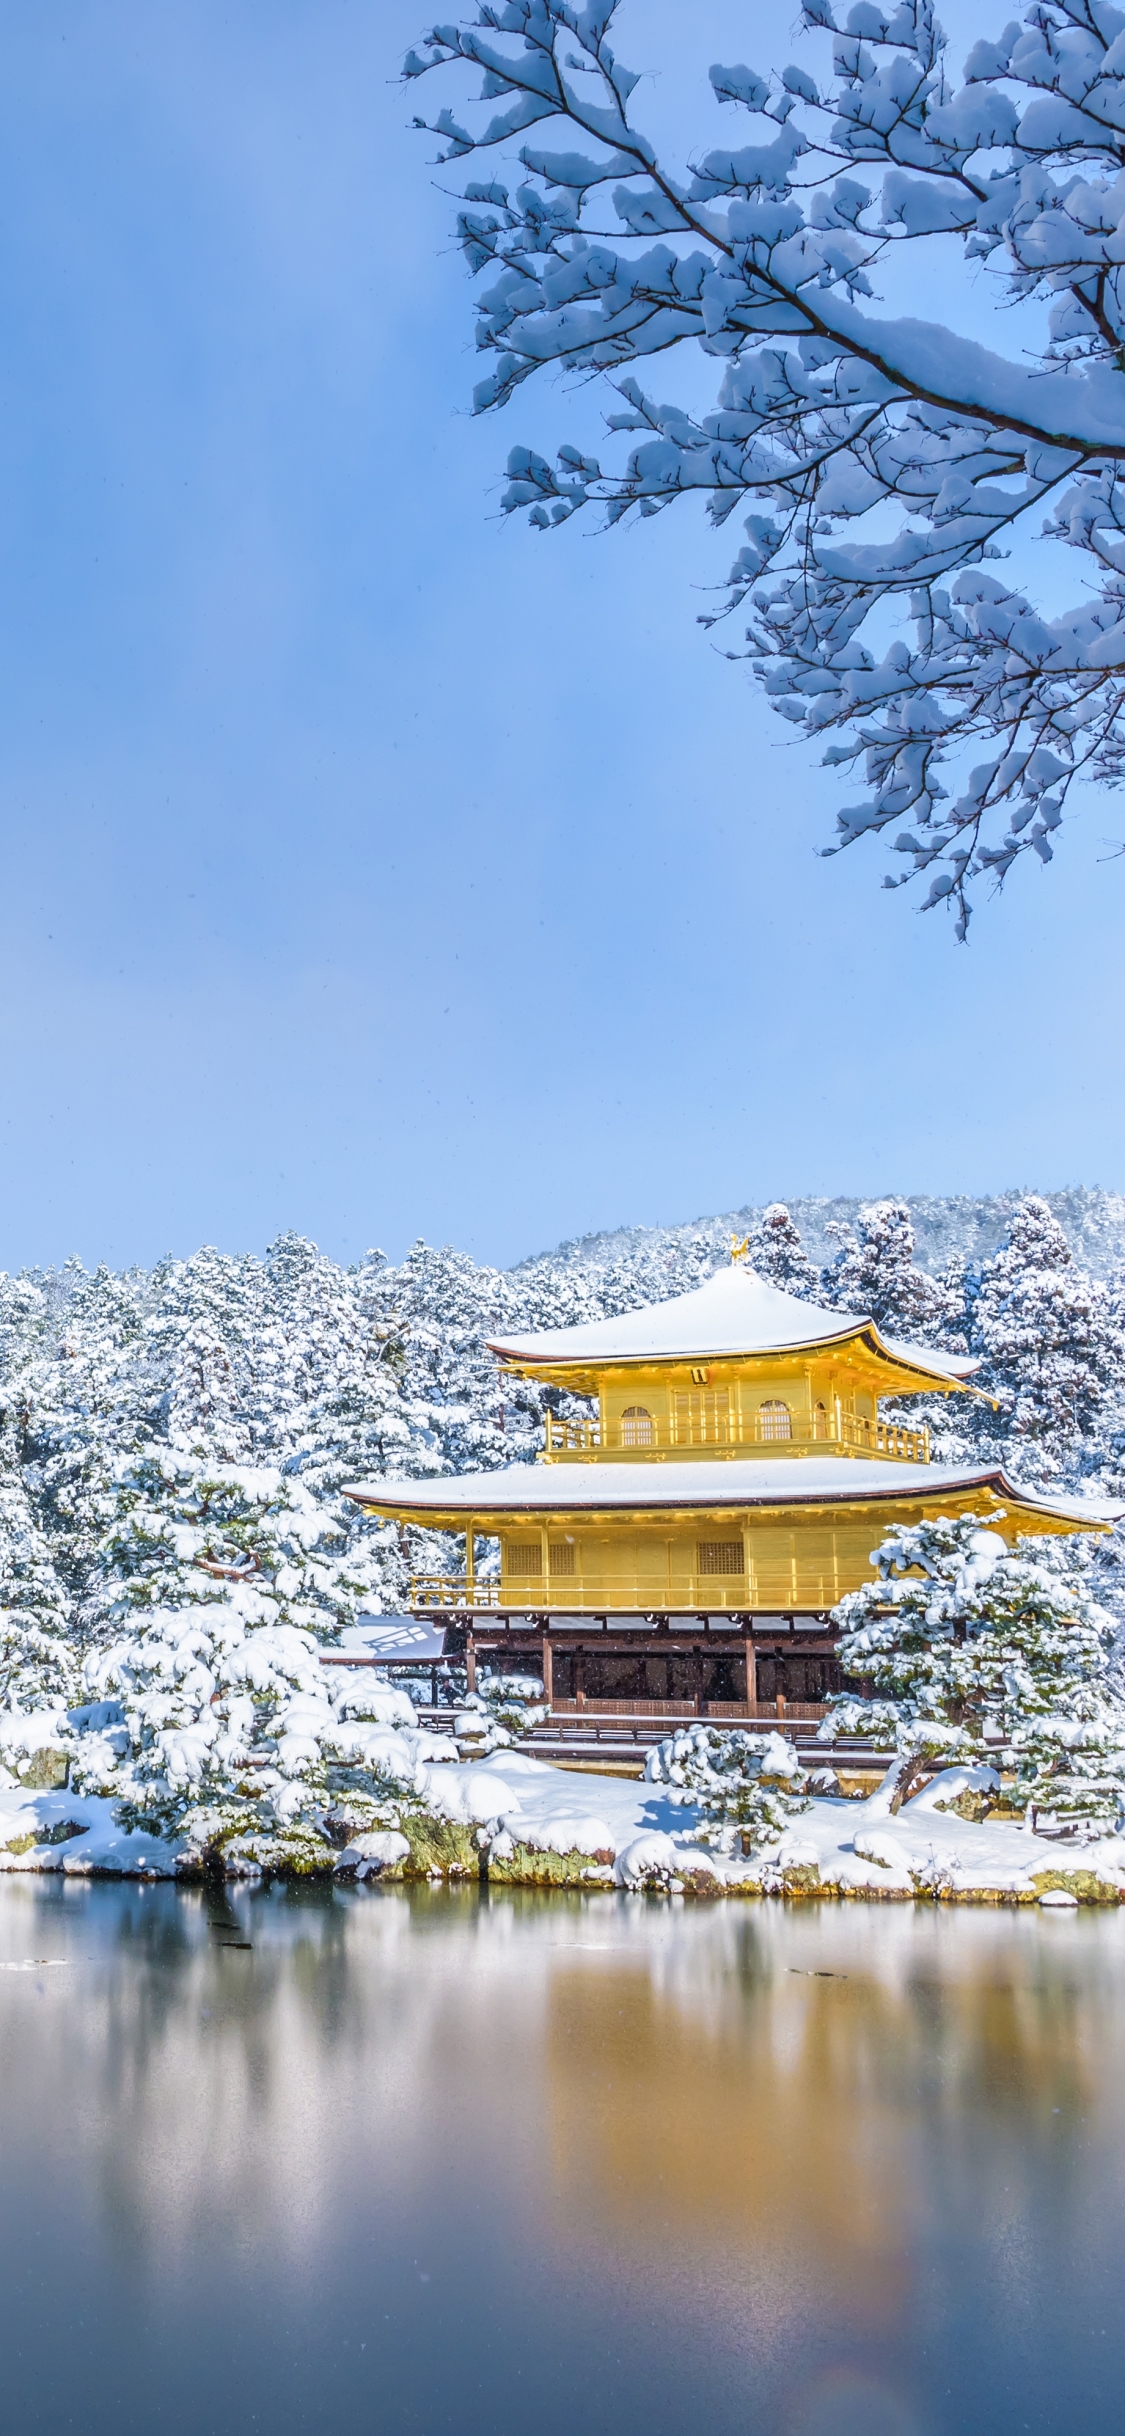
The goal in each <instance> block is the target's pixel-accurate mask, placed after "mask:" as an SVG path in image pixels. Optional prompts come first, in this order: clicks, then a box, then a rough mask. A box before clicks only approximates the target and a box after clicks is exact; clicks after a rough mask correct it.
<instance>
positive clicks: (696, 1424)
mask: <svg viewBox="0 0 1125 2436" xmlns="http://www.w3.org/2000/svg"><path fill="white" fill-rule="evenodd" d="M673 1403H674V1407H675V1423H676V1444H677V1446H726V1444H727V1442H728V1440H729V1438H730V1391H729V1389H728V1388H726V1387H708V1388H704V1389H703V1390H702V1392H699V1391H697V1390H696V1389H694V1388H693V1389H690V1390H683V1389H681V1390H679V1391H678V1392H677V1394H676V1395H675V1397H674V1399H673Z"/></svg>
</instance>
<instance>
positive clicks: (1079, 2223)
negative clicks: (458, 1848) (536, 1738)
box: [0, 1878, 1125, 2436]
mask: <svg viewBox="0 0 1125 2436" xmlns="http://www.w3.org/2000/svg"><path fill="white" fill-rule="evenodd" d="M0 1966H2V1967H0V2126H2V2140H3V2183H2V2186H0V2187H2V2192H3V2203H4V2204H3V2207H2V2209H0V2265H2V2273H0V2294H2V2296H3V2297H2V2308H3V2353H2V2358H3V2393H4V2404H5V2422H6V2424H7V2425H8V2426H9V2427H11V2428H14V2429H19V2430H20V2431H21V2432H22V2431H24V2430H27V2429H35V2428H43V2429H50V2430H51V2431H52V2432H53V2436H54V2431H60V2430H66V2429H74V2430H76V2431H78V2432H79V2436H102V2431H106V2432H107V2436H108V2432H109V2431H111V2430H112V2431H113V2432H114V2436H181V2432H182V2436H189V2431H190V2436H233V2432H234V2431H235V2430H238V2431H247V2430H253V2429H255V2428H260V2429H262V2430H268V2431H270V2436H290V2432H291V2431H292V2432H293V2436H296V2432H297V2431H302V2432H303V2431H305V2430H320V2429H323V2430H325V2431H326V2432H327V2431H332V2436H353V2432H355V2436H359V2431H363V2432H364V2436H368V2431H391V2432H393V2436H399V2431H403V2432H404V2436H415V2432H416V2436H445V2431H450V2436H453V2432H456V2436H478V2432H480V2436H484V2432H485V2431H488V2432H489V2436H492V2432H493V2431H497V2432H498V2436H513V2432H519V2431H523V2430H524V2429H526V2430H528V2431H529V2432H530V2431H535V2436H563V2432H564V2431H565V2432H566V2436H586V2431H590V2436H593V2432H594V2431H602V2430H605V2431H611V2430H612V2431H614V2436H632V2431H634V2430H637V2431H644V2436H665V2431H667V2436H672V2432H673V2431H675V2432H676V2436H683V2432H684V2431H685V2430H687V2431H694V2430H699V2431H706V2436H726V2431H728V2430H729V2431H731V2432H732V2436H733V2432H734V2431H736V2430H737V2431H740V2432H741V2431H753V2430H761V2431H763V2432H764V2436H775V2432H777V2436H861V2431H862V2436H964V2431H966V2430H976V2429H980V2430H982V2431H983V2430H987V2431H988V2436H1007V2431H1009V2430H1011V2431H1013V2436H1014V2432H1016V2431H1023V2430H1025V2429H1031V2430H1033V2431H1035V2432H1036V2436H1038V2432H1039V2431H1048V2430H1051V2431H1054V2430H1058V2431H1060V2436H1064V2432H1065V2436H1073V2431H1075V2430H1076V2429H1079V2428H1086V2427H1089V2428H1097V2429H1108V2428H1110V2427H1112V2426H1114V2425H1116V2424H1117V2423H1118V2419H1117V2415H1118V2412H1119V2411H1120V2409H1121V2407H1122V2405H1121V2394H1122V2391H1123V2387H1125V2311H1123V2310H1122V2307H1121V2283H1122V2260H1123V2259H1125V1918H1123V1917H1122V1915H1121V1914H1120V1913H1117V1912H1107V1913H1094V1912H1082V1913H1073V1912H1072V1913H1060V1912H1055V1913H1043V1912H1039V1911H989V1910H968V1909H955V1910H945V1911H937V1910H930V1909H923V1908H919V1909H917V1910H915V1909H914V1908H912V1907H910V1906H906V1905H903V1906H897V1905H886V1906H877V1905H858V1904H855V1905H846V1904H842V1905H830V1904H826V1903H823V1904H818V1905H808V1906H783V1905H779V1904H768V1903H757V1904H755V1903H741V1904H739V1903H733V1902H732V1903H725V1904H722V1903H717V1904H713V1905H703V1904H699V1905H695V1906H691V1905H688V1904H684V1903H681V1902H675V1903H668V1902H660V1901H657V1900H655V1899H642V1898H636V1897H628V1896H604V1897H594V1898H587V1899H582V1898H578V1897H569V1896H559V1897H546V1898H536V1897H534V1896H520V1895H509V1896H497V1895H495V1894H493V1895H492V1896H491V1897H490V1896H489V1895H488V1893H487V1892H479V1891H478V1890H477V1889H476V1888H475V1887H474V1888H473V1890H472V1891H471V1892H468V1891H466V1892H465V1893H458V1892H456V1891H451V1890H449V1889H443V1888H437V1887H435V1888H433V1889H430V1888H422V1889H420V1890H416V1891H413V1892H407V1891H405V1890H402V1889H398V1890H390V1889H388V1890H386V1891H384V1892H378V1891H375V1890H370V1891H368V1890H364V1889H354V1890H351V1891H348V1892H342V1891H340V1890H333V1889H323V1890H321V1889H292V1888H288V1889H287V1888H283V1887H277V1888H273V1889H254V1890H246V1891H238V1892H235V1893H233V1894H231V1893H230V1892H229V1890H223V1889H221V1888H216V1889H214V1890H213V1891H212V1890H210V1889H192V1890H186V1889H182V1888H176V1887H171V1886H160V1885H154V1886H148V1887H139V1886H136V1885H115V1884H108V1883H106V1884H100V1885H99V1884H96V1883H95V1884H86V1885H83V1884H81V1883H80V1882H75V1881H71V1882H70V1883H63V1882H60V1881H57V1880H51V1879H45V1878H24V1879H9V1880H7V1882H6V1883H4V1884H3V1885H2V1886H0Z"/></svg>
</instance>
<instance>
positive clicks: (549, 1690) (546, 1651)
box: [539, 1625, 555, 1709]
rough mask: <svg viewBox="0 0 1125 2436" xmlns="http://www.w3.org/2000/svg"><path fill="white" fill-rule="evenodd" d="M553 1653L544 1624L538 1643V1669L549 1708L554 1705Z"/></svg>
mask: <svg viewBox="0 0 1125 2436" xmlns="http://www.w3.org/2000/svg"><path fill="white" fill-rule="evenodd" d="M554 1654H555V1653H554V1651H553V1649H552V1648H551V1639H550V1634H549V1632H548V1630H547V1626H546V1625H544V1626H543V1639H542V1642H541V1644H540V1651H539V1671H540V1673H541V1675H542V1677H543V1698H544V1700H545V1701H546V1703H547V1706H548V1708H549V1709H553V1708H554V1705H555V1670H554V1665H553V1659H554Z"/></svg>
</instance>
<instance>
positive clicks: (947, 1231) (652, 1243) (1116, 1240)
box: [514, 1184, 1125, 1278]
mask: <svg viewBox="0 0 1125 2436" xmlns="http://www.w3.org/2000/svg"><path fill="white" fill-rule="evenodd" d="M1026 1189H1029V1190H1030V1189H1034V1188H1031V1187H1028V1188H1026ZM902 1197H903V1199H904V1200H905V1202H906V1205H907V1207H908V1209H909V1211H910V1215H911V1219H912V1221H913V1225H914V1256H915V1259H916V1261H917V1263H918V1266H919V1267H920V1268H922V1269H927V1270H929V1271H930V1272H931V1273H934V1272H936V1271H938V1270H939V1269H941V1268H943V1267H944V1265H945V1263H946V1261H947V1260H949V1259H951V1258H952V1257H953V1256H954V1255H959V1256H960V1257H962V1258H963V1259H965V1260H967V1261H969V1262H972V1263H976V1262H978V1261H982V1260H987V1259H989V1258H990V1257H991V1255H992V1254H993V1253H994V1252H995V1251H996V1249H997V1246H998V1245H999V1244H1000V1242H1001V1241H1002V1240H1003V1238H1004V1236H1005V1235H1006V1233H1007V1230H1008V1226H1009V1223H1010V1220H1011V1215H1012V1211H1013V1210H1014V1208H1015V1206H1016V1203H1017V1202H1018V1201H1019V1199H1020V1198H1021V1194H1020V1192H1019V1191H1017V1190H1016V1189H1015V1188H1013V1190H1012V1191H1011V1192H1006V1193H982V1194H979V1195H976V1196H973V1195H971V1194H968V1193H947V1194H935V1193H905V1194H904V1195H903V1196H902ZM875 1198H877V1196H876V1195H874V1194H869V1195H867V1196H865V1197H864V1198H860V1197H859V1196H858V1195H854V1194H852V1195H849V1194H843V1193H841V1194H837V1195H836V1196H835V1197H834V1198H832V1199H828V1198H825V1197H820V1198H816V1199H810V1200H804V1201H800V1200H794V1201H790V1202H789V1203H788V1208H789V1210H790V1212H791V1214H792V1216H793V1219H794V1221H795V1223H796V1226H797V1228H798V1231H799V1233H800V1235H801V1238H802V1241H803V1243H804V1246H805V1249H806V1251H807V1253H808V1255H809V1258H810V1259H811V1260H812V1261H814V1262H816V1263H817V1264H818V1265H820V1264H823V1262H824V1261H826V1260H827V1259H828V1258H829V1257H830V1255H831V1253H832V1251H833V1249H834V1245H833V1241H832V1238H831V1236H830V1235H829V1233H828V1228H829V1226H830V1225H831V1224H832V1223H835V1224H836V1225H838V1226H846V1227H849V1228H850V1227H854V1225H855V1222H856V1219H857V1218H858V1216H859V1213H860V1210H861V1209H863V1208H864V1207H865V1205H866V1202H867V1201H869V1200H874V1199H875ZM1043 1199H1044V1200H1045V1201H1046V1202H1047V1203H1048V1204H1049V1206H1050V1209H1051V1211H1052V1213H1053V1215H1054V1217H1055V1218H1056V1219H1057V1220H1058V1223H1059V1225H1060V1226H1061V1228H1062V1230H1063V1233H1064V1234H1065V1236H1066V1238H1067V1241H1068V1243H1069V1245H1070V1248H1071V1251H1072V1252H1073V1253H1074V1256H1075V1259H1076V1260H1078V1261H1079V1262H1080V1263H1081V1265H1082V1267H1083V1268H1085V1269H1088V1270H1089V1271H1090V1272H1091V1275H1093V1276H1094V1277H1101V1278H1104V1277H1108V1276H1109V1274H1110V1272H1111V1270H1112V1269H1114V1268H1115V1267H1116V1265H1117V1264H1118V1262H1121V1261H1125V1193H1113V1192H1107V1191H1105V1190H1104V1189H1103V1188H1102V1187H1101V1186H1100V1185H1083V1184H1078V1185H1072V1186H1069V1187H1068V1188H1067V1189H1066V1190H1064V1191H1062V1192H1057V1193H1044V1195H1043ZM761 1214H762V1211H761V1207H759V1206H756V1205H755V1204H753V1203H747V1204H746V1205H745V1207H744V1208H742V1209H737V1210H725V1211H722V1212H720V1213H719V1214H718V1215H717V1216H715V1217H710V1218H691V1219H688V1220H686V1221H685V1222H684V1223H683V1224H682V1225H680V1226H671V1227H659V1226H652V1227H646V1226H620V1227H613V1228H609V1229H604V1230H602V1231H601V1232H600V1233H597V1234H593V1235H582V1236H580V1237H578V1238H576V1239H574V1240H573V1241H570V1242H567V1243H560V1244H558V1245H557V1246H556V1248H555V1249H554V1250H553V1251H551V1252H549V1253H538V1254H533V1255H531V1256H530V1257H529V1258H527V1259H526V1260H522V1261H518V1262H517V1263H516V1264H515V1268H514V1274H515V1275H517V1276H518V1275H519V1273H520V1271H521V1270H522V1269H529V1268H538V1267H539V1266H540V1265H541V1263H543V1262H545V1261H550V1262H551V1263H552V1264H554V1265H567V1264H573V1265H574V1266H576V1267H583V1268H591V1269H601V1268H609V1267H616V1266H617V1265H618V1264H619V1263H623V1262H626V1261H629V1260H631V1259H634V1258H637V1257H638V1256H640V1257H647V1258H648V1259H651V1258H652V1257H653V1256H654V1255H659V1253H660V1252H661V1251H662V1250H666V1251H667V1253H668V1254H669V1255H670V1256H672V1257H675V1256H677V1255H682V1254H684V1253H688V1252H690V1251H691V1250H692V1249H693V1248H695V1247H698V1248H699V1249H701V1250H707V1249H710V1248H712V1247H713V1248H714V1249H715V1250H716V1251H724V1252H725V1250H726V1248H727V1239H728V1237H729V1236H730V1235H731V1234H734V1233H737V1234H740V1235H744V1234H745V1233H746V1232H747V1231H748V1230H749V1229H752V1228H753V1227H754V1226H755V1225H756V1223H757V1221H758V1220H759V1219H760V1217H761Z"/></svg>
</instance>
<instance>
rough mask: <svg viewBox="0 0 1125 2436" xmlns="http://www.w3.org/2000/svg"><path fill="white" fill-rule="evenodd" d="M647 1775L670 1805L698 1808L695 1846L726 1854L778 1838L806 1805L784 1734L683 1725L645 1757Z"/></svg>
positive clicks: (801, 1778)
mask: <svg viewBox="0 0 1125 2436" xmlns="http://www.w3.org/2000/svg"><path fill="white" fill-rule="evenodd" d="M645 1777H646V1780H647V1781H648V1783H649V1784H655V1785H663V1786H664V1787H665V1788H666V1792H667V1798H668V1800H669V1801H670V1802H672V1803H674V1804H676V1805H678V1806H679V1807H681V1808H686V1807H688V1806H690V1807H691V1808H693V1809H698V1811H699V1812H700V1815H701V1820H702V1824H701V1826H700V1828H699V1831H698V1832H699V1841H700V1842H701V1843H704V1844H714V1845H715V1846H716V1847H717V1848H718V1849H719V1850H720V1851H724V1852H731V1851H733V1850H734V1848H735V1845H736V1843H738V1842H741V1844H742V1847H743V1849H744V1850H749V1849H750V1847H751V1846H752V1845H754V1844H757V1843H762V1842H764V1841H766V1840H769V1839H771V1838H774V1837H776V1836H779V1835H780V1834H781V1833H782V1831H783V1830H784V1828H785V1827H786V1826H787V1825H788V1823H789V1821H790V1819H792V1818H795V1817H796V1816H797V1815H798V1814H799V1813H800V1812H801V1811H802V1810H805V1809H807V1807H808V1793H807V1789H806V1785H807V1780H806V1777H805V1772H804V1769H803V1768H802V1766H801V1763H800V1761H799V1759H798V1757H797V1754H796V1752H795V1750H794V1748H793V1745H792V1743H791V1742H787V1741H786V1739H785V1736H784V1735H783V1734H777V1733H769V1734H764V1735H763V1734H749V1733H746V1732H745V1731H744V1730H743V1729H741V1728H739V1727H722V1726H711V1725H690V1726H681V1727H679V1728H678V1730H677V1731H676V1733H674V1734H669V1735H668V1736H667V1738H666V1740H665V1741H663V1742H660V1743H658V1744H657V1745H656V1748H655V1750H653V1751H650V1752H649V1755H648V1758H647V1760H646V1762H645Z"/></svg>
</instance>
